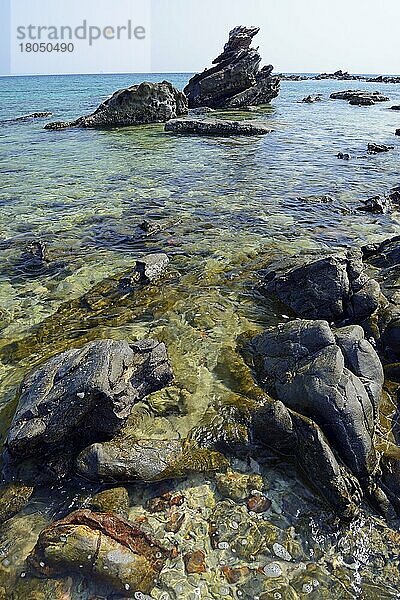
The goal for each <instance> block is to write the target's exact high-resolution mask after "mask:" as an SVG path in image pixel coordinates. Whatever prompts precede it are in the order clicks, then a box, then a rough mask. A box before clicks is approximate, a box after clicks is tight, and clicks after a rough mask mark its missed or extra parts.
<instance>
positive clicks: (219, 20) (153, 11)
mask: <svg viewBox="0 0 400 600" xmlns="http://www.w3.org/2000/svg"><path fill="white" fill-rule="evenodd" d="M84 20H86V22H87V26H88V27H89V26H94V27H99V28H100V29H101V30H103V29H104V27H108V28H110V27H111V28H112V29H113V30H116V28H117V27H118V26H121V27H123V26H125V25H126V24H127V22H128V20H130V21H131V25H132V28H134V27H137V26H140V27H143V28H145V31H146V36H145V39H136V38H132V39H125V38H124V37H123V33H121V37H120V39H118V40H117V39H110V38H109V37H107V39H106V38H105V37H104V36H103V34H102V35H101V37H100V38H99V39H97V40H92V43H91V44H89V41H88V39H86V40H77V39H74V40H71V41H73V43H74V50H73V51H72V52H67V51H66V52H60V51H59V52H56V51H52V52H49V51H45V52H42V53H40V52H27V51H26V48H25V46H24V44H25V43H26V42H32V43H35V41H36V42H39V41H44V42H49V41H50V39H47V37H46V35H47V34H46V32H45V33H44V34H43V33H42V37H41V39H40V40H37V39H35V40H28V39H27V38H26V37H25V39H18V36H17V27H25V28H26V27H27V26H28V25H29V24H34V25H36V26H39V25H40V26H43V27H50V26H57V27H60V26H61V25H64V26H70V27H72V28H75V27H77V26H79V25H82V23H83V21H84ZM399 23H400V0H380V1H377V0H68V2H66V1H65V0H34V1H32V0H1V5H0V74H3V75H4V74H9V73H14V74H18V73H100V72H106V73H107V72H157V73H158V72H194V71H196V72H197V71H199V70H203V69H204V68H205V67H206V66H209V65H210V63H211V61H212V60H213V59H214V58H215V57H216V56H217V55H218V54H219V53H220V51H221V50H222V47H223V45H224V43H225V41H226V39H227V36H228V32H229V30H230V29H232V28H233V27H234V26H236V25H239V24H243V25H258V26H259V27H260V28H261V31H260V33H259V34H258V36H257V37H256V38H255V41H254V44H255V45H258V46H259V47H260V53H261V56H262V58H263V61H264V63H265V64H267V63H272V64H273V65H274V66H275V70H276V71H278V72H322V71H328V72H330V71H335V70H337V69H343V70H347V71H349V72H352V73H385V74H389V73H390V74H400V60H399V59H400V52H399V45H398V39H399V34H398V28H399ZM110 31H111V30H110V29H108V31H107V35H109V34H110ZM121 31H123V30H121ZM19 37H21V36H19ZM51 41H52V42H53V45H54V42H55V40H54V39H53V40H51ZM66 41H70V40H66ZM21 44H22V46H21Z"/></svg>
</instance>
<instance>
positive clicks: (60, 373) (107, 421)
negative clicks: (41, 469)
mask: <svg viewBox="0 0 400 600" xmlns="http://www.w3.org/2000/svg"><path fill="white" fill-rule="evenodd" d="M171 380H172V371H171V368H170V366H169V363H168V357H167V353H166V349H165V346H164V344H160V343H159V342H157V341H155V340H143V341H140V342H136V343H134V344H128V343H127V342H125V341H113V340H101V341H96V342H91V343H89V344H87V345H85V346H84V347H83V348H80V349H74V350H68V351H66V352H64V353H62V354H60V355H58V356H55V357H54V358H52V359H50V360H48V361H47V362H46V363H44V364H43V365H42V366H41V367H40V368H39V369H37V370H36V371H34V372H33V373H32V374H31V375H28V377H26V378H25V380H24V382H23V384H22V389H21V396H20V400H19V404H18V408H17V411H16V413H15V416H14V419H13V421H12V424H11V427H10V431H9V433H8V437H7V442H6V444H7V448H8V451H9V452H10V454H11V456H12V457H13V458H14V459H16V460H17V461H19V460H23V459H26V458H34V459H40V458H42V459H43V458H45V457H46V456H49V455H58V454H60V453H64V452H66V451H67V450H69V451H70V452H71V451H72V450H76V449H79V448H82V447H83V446H84V445H88V444H90V443H92V442H95V441H97V440H104V439H109V438H110V437H112V436H113V435H115V433H116V432H117V431H118V430H119V429H121V427H122V425H123V424H124V422H125V420H126V419H127V417H128V416H129V414H130V412H131V411H132V408H133V406H134V404H135V403H136V402H138V401H140V400H141V399H142V398H143V397H144V396H146V395H147V394H149V393H151V392H154V391H156V390H159V389H161V388H162V387H164V386H165V385H167V384H168V383H170V381H171Z"/></svg>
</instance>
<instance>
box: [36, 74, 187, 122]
mask: <svg viewBox="0 0 400 600" xmlns="http://www.w3.org/2000/svg"><path fill="white" fill-rule="evenodd" d="M187 111H188V105H187V99H186V97H185V94H183V93H182V92H180V91H179V90H177V89H176V88H174V86H173V85H172V84H171V83H169V82H168V81H162V82H161V83H151V82H148V81H144V82H143V83H140V84H139V85H133V86H131V87H128V88H124V89H122V90H118V91H117V92H115V93H114V94H113V95H112V96H111V97H110V98H108V99H107V100H106V101H105V102H103V103H102V104H100V106H99V107H98V108H97V109H96V110H95V111H94V113H92V114H91V115H86V116H83V117H80V118H79V119H76V120H75V121H72V122H55V123H48V124H47V125H46V126H45V129H64V128H65V127H86V128H100V129H101V128H109V127H127V126H131V125H143V124H147V123H164V122H165V121H168V120H169V119H175V118H176V117H179V116H181V115H186V114H187Z"/></svg>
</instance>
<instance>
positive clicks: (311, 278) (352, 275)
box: [261, 251, 380, 323]
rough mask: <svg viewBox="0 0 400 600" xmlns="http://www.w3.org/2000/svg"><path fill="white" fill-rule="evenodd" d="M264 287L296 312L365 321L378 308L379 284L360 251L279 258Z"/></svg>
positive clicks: (311, 315)
mask: <svg viewBox="0 0 400 600" xmlns="http://www.w3.org/2000/svg"><path fill="white" fill-rule="evenodd" d="M261 291H262V292H264V293H266V294H273V295H276V296H277V297H278V298H279V300H281V301H282V302H283V303H284V304H286V305H287V306H288V307H289V308H290V309H291V310H292V311H293V312H294V314H295V315H296V316H299V317H305V318H311V319H326V320H328V321H333V322H336V323H341V322H346V321H350V322H361V321H362V320H364V319H366V318H368V317H369V316H370V315H371V314H373V313H374V312H375V310H376V309H377V308H378V304H379V298H380V287H379V284H378V283H377V282H376V281H375V280H374V279H371V278H370V277H369V276H368V275H367V274H366V273H365V271H364V266H363V263H362V257H361V253H360V252H357V251H355V252H349V253H337V254H334V255H328V256H326V257H322V258H318V257H316V256H313V255H312V254H309V255H307V254H305V255H303V256H299V257H295V258H293V259H284V260H282V261H280V262H279V261H278V262H276V263H274V264H272V266H271V267H270V268H268V269H267V271H266V272H265V273H263V275H262V280H261Z"/></svg>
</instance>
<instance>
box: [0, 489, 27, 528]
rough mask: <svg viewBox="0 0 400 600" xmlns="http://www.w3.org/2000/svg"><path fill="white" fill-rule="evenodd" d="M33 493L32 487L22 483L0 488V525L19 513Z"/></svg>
mask: <svg viewBox="0 0 400 600" xmlns="http://www.w3.org/2000/svg"><path fill="white" fill-rule="evenodd" d="M32 493H33V487H30V486H27V485H24V484H23V483H9V484H7V485H4V486H3V487H2V488H0V524H1V523H4V521H8V519H11V517H13V516H14V515H16V514H17V513H19V511H20V510H22V509H23V508H24V507H25V506H26V504H27V503H28V501H29V499H30V497H31V496H32Z"/></svg>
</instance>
